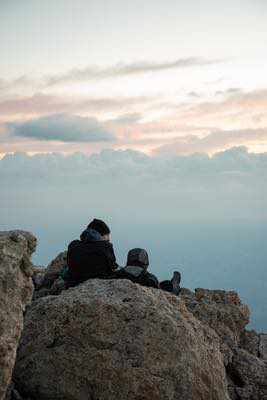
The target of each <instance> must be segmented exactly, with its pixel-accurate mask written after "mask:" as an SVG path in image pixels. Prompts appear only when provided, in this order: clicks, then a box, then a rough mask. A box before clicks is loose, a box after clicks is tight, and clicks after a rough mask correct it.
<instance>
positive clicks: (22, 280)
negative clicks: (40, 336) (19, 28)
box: [0, 231, 36, 400]
mask: <svg viewBox="0 0 267 400" xmlns="http://www.w3.org/2000/svg"><path fill="white" fill-rule="evenodd" d="M35 247H36V238H35V237H34V236H33V235H32V234H30V233H29V232H24V231H9V232H0V400H2V399H3V398H4V396H5V393H6V390H7V387H8V385H9V383H10V381H11V376H12V369H13V366H14V363H15V358H16V351H17V345H18V341H19V338H20V335H21V331H22V328H23V312H24V310H25V307H26V305H27V304H29V303H30V301H31V298H32V292H33V283H32V278H31V275H32V264H31V261H30V256H31V254H32V253H33V252H34V250H35Z"/></svg>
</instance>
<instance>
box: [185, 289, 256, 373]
mask: <svg viewBox="0 0 267 400" xmlns="http://www.w3.org/2000/svg"><path fill="white" fill-rule="evenodd" d="M181 298H182V299H183V300H184V301H185V303H186V306H187V308H188V310H190V311H191V312H192V313H193V314H194V316H195V317H196V318H197V319H199V320H200V321H201V322H202V323H204V324H206V325H208V326H209V327H210V328H212V329H214V330H215V332H216V333H217V334H218V335H219V337H220V338H221V351H222V353H223V354H224V364H225V366H227V364H228V363H229V362H231V358H232V356H233V351H234V350H235V348H237V347H238V346H239V345H240V341H241V336H242V335H243V333H244V330H245V326H246V325H247V324H248V322H249V316H250V311H249V308H248V306H247V305H245V304H242V303H241V301H240V299H239V296H238V294H237V293H236V292H233V291H225V290H208V289H200V288H198V289H195V292H191V291H189V290H188V289H182V291H181Z"/></svg>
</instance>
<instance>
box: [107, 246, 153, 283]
mask: <svg viewBox="0 0 267 400" xmlns="http://www.w3.org/2000/svg"><path fill="white" fill-rule="evenodd" d="M148 266H149V259H148V254H147V252H146V250H144V249H139V248H136V249H132V250H130V251H129V252H128V256H127V264H126V267H123V268H121V269H120V270H118V271H116V272H115V274H114V278H116V279H129V280H130V281H132V282H134V283H139V284H140V285H143V286H148V287H154V288H158V287H159V282H158V279H157V278H156V277H155V275H153V274H151V273H150V272H148V271H147V269H148Z"/></svg>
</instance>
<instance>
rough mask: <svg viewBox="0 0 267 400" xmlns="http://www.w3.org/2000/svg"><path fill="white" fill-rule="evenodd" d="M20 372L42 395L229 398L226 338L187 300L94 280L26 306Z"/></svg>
mask: <svg viewBox="0 0 267 400" xmlns="http://www.w3.org/2000/svg"><path fill="white" fill-rule="evenodd" d="M14 380H15V383H16V386H17V388H18V389H19V391H20V393H22V394H23V395H24V396H25V397H30V398H32V399H40V400H52V399H53V400H60V399H64V400H74V399H77V400H85V399H86V400H96V399H98V400H113V399H114V400H126V399H129V400H152V399H153V400H178V399H179V400H228V399H229V396H228V391H227V379H226V374H225V368H224V364H223V355H222V353H221V352H220V339H219V337H218V335H217V334H216V333H215V331H214V330H213V329H211V328H210V327H208V326H207V325H205V324H202V323H201V322H200V321H199V320H197V319H196V318H195V317H194V316H193V314H192V313H191V312H189V311H188V310H187V308H186V307H185V304H184V302H183V301H181V300H179V299H178V298H177V297H176V296H173V295H171V294H168V293H165V292H163V291H161V290H157V289H151V288H145V287H142V286H139V285H137V284H133V283H132V282H130V281H127V280H98V279H94V280H90V281H87V282H85V283H83V284H81V285H79V286H78V287H76V288H72V289H69V290H67V291H63V292H62V293H61V294H60V295H59V296H47V297H43V298H40V299H38V300H37V301H35V302H33V303H32V305H31V307H30V308H29V309H28V311H27V314H26V319H25V328H24V332H23V336H22V340H21V344H20V348H19V351H18V356H17V361H16V367H15V372H14Z"/></svg>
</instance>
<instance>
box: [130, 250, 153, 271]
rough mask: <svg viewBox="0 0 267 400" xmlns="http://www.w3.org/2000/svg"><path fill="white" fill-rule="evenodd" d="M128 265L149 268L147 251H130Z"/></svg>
mask: <svg viewBox="0 0 267 400" xmlns="http://www.w3.org/2000/svg"><path fill="white" fill-rule="evenodd" d="M127 265H138V266H139V267H147V266H148V265H149V259H148V254H147V252H146V250H144V249H139V248H137V249H132V250H130V251H129V253H128V256H127Z"/></svg>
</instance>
